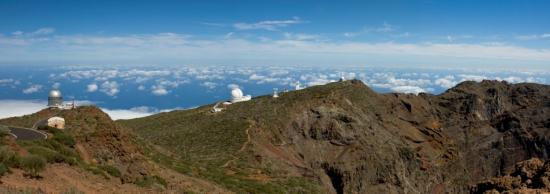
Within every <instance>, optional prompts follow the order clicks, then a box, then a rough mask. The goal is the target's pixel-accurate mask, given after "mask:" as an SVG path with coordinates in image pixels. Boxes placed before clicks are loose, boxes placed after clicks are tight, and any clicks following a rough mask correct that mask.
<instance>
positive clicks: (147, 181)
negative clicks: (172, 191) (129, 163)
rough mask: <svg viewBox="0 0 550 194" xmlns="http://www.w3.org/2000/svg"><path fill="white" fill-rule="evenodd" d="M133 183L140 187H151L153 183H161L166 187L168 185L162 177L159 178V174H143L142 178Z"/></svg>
mask: <svg viewBox="0 0 550 194" xmlns="http://www.w3.org/2000/svg"><path fill="white" fill-rule="evenodd" d="M135 184H136V185H138V186H140V187H151V186H153V185H154V184H158V185H162V186H163V187H165V188H166V186H168V183H167V182H166V180H164V179H163V178H161V177H159V176H156V175H155V176H144V177H143V178H142V179H140V180H138V181H136V182H135Z"/></svg>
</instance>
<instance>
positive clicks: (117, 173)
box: [99, 165, 122, 177]
mask: <svg viewBox="0 0 550 194" xmlns="http://www.w3.org/2000/svg"><path fill="white" fill-rule="evenodd" d="M99 168H100V169H101V170H103V171H105V172H107V173H108V174H109V175H111V176H113V177H120V176H122V174H121V173H120V171H119V170H118V168H116V167H114V166H109V165H102V166H99Z"/></svg>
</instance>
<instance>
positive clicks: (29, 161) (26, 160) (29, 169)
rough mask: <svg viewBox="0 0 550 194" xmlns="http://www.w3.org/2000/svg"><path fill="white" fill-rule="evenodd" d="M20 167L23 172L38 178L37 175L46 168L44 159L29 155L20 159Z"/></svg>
mask: <svg viewBox="0 0 550 194" xmlns="http://www.w3.org/2000/svg"><path fill="white" fill-rule="evenodd" d="M21 167H22V168H23V170H25V172H26V173H27V174H28V175H29V176H31V177H33V178H38V177H40V175H39V173H40V172H41V171H42V170H44V168H46V159H44V158H43V157H41V156H37V155H29V156H26V157H23V158H21Z"/></svg>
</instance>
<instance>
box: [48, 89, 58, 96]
mask: <svg viewBox="0 0 550 194" xmlns="http://www.w3.org/2000/svg"><path fill="white" fill-rule="evenodd" d="M48 97H53V98H57V97H61V92H60V91H59V90H52V91H50V95H49V96H48Z"/></svg>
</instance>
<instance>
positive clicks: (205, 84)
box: [201, 82, 218, 89]
mask: <svg viewBox="0 0 550 194" xmlns="http://www.w3.org/2000/svg"><path fill="white" fill-rule="evenodd" d="M201 86H204V87H206V88H208V89H214V88H216V86H218V84H216V83H214V82H203V83H201Z"/></svg>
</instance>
